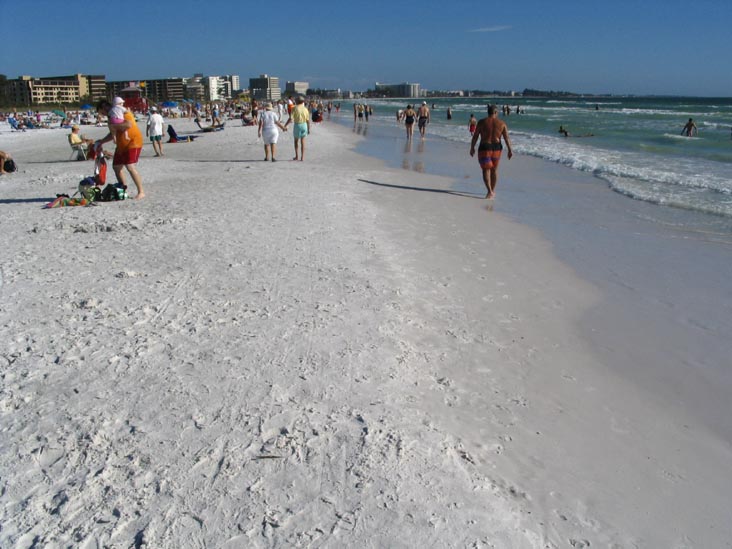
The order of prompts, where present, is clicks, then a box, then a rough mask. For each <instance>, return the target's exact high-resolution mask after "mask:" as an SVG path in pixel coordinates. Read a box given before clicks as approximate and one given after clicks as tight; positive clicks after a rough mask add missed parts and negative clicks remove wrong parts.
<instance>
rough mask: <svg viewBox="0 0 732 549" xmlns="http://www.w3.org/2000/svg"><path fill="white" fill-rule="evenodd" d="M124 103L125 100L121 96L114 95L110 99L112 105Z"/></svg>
mask: <svg viewBox="0 0 732 549" xmlns="http://www.w3.org/2000/svg"><path fill="white" fill-rule="evenodd" d="M124 104H125V100H124V99H122V98H121V97H115V98H114V99H112V105H114V106H115V107H116V106H117V105H124Z"/></svg>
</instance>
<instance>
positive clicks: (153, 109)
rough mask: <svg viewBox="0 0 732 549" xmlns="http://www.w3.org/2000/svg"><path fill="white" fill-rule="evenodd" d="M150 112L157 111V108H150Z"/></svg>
mask: <svg viewBox="0 0 732 549" xmlns="http://www.w3.org/2000/svg"><path fill="white" fill-rule="evenodd" d="M150 110H151V111H156V110H158V108H157V107H150Z"/></svg>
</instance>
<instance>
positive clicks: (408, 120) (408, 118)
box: [404, 105, 417, 140]
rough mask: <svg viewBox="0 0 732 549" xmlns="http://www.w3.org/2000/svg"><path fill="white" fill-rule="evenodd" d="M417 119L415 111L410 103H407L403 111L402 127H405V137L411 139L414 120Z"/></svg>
mask: <svg viewBox="0 0 732 549" xmlns="http://www.w3.org/2000/svg"><path fill="white" fill-rule="evenodd" d="M416 119H417V113H416V112H415V110H414V109H413V108H412V105H407V108H406V110H405V111H404V127H406V128H407V139H408V140H409V139H412V134H413V133H414V121H415V120H416Z"/></svg>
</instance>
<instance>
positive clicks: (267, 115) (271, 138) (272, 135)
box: [259, 103, 287, 162]
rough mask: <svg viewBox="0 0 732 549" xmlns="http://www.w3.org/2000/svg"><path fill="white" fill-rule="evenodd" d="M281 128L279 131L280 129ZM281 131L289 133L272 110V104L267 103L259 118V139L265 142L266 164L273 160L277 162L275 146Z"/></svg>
mask: <svg viewBox="0 0 732 549" xmlns="http://www.w3.org/2000/svg"><path fill="white" fill-rule="evenodd" d="M278 128H279V129H278ZM280 130H282V131H283V132H285V131H287V129H286V128H285V126H283V125H282V123H281V122H280V119H279V117H278V116H277V114H275V112H274V111H273V110H272V103H267V104H266V105H265V107H264V112H263V113H262V114H260V116H259V137H261V138H262V139H263V141H264V160H265V162H266V161H267V160H269V159H270V157H271V158H272V162H276V160H277V159H276V158H275V145H277V139H278V138H279V137H280Z"/></svg>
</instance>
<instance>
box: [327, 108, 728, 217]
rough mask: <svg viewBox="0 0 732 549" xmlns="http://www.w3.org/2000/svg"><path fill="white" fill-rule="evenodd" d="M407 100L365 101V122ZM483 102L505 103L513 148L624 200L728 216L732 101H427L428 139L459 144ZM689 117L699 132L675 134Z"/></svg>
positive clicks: (390, 120) (391, 117)
mask: <svg viewBox="0 0 732 549" xmlns="http://www.w3.org/2000/svg"><path fill="white" fill-rule="evenodd" d="M408 101H409V100H405V99H398V100H391V99H389V100H369V101H368V104H370V105H372V107H373V109H374V111H375V113H374V116H373V117H371V120H370V121H369V124H372V125H373V124H374V123H377V124H395V118H396V116H395V115H396V111H397V110H398V109H403V108H405V107H406V104H407V102H408ZM489 102H495V103H498V104H499V105H501V106H502V105H503V104H507V103H508V104H509V105H510V107H511V109H512V114H511V115H509V116H507V117H506V116H504V119H505V120H506V122H507V123H508V125H509V129H510V134H511V139H512V143H513V146H514V149H515V151H516V152H518V153H522V154H528V155H531V156H535V157H537V158H542V159H546V160H550V161H552V162H557V163H559V164H562V165H566V166H569V167H571V168H573V169H576V170H579V171H584V172H588V173H592V174H594V175H596V176H598V177H600V178H602V179H603V180H604V181H606V182H607V184H608V185H609V186H610V187H611V188H612V189H613V190H614V191H616V192H618V193H620V194H623V195H625V196H628V197H630V198H634V199H637V200H643V201H647V202H652V203H655V204H659V205H663V206H672V207H676V208H682V209H688V210H695V211H699V212H704V213H708V214H715V215H722V216H726V217H732V99H728V98H725V99H721V98H720V99H714V98H666V97H664V98H637V97H629V98H621V97H613V98H588V99H559V100H558V99H531V98H527V99H524V98H493V99H484V98H481V99H477V98H455V99H435V100H430V106H433V109H432V121H431V123H430V126H429V133H430V136H431V137H435V136H439V137H442V138H444V139H447V140H450V141H456V142H467V141H468V140H469V139H470V135H469V133H468V131H467V124H468V120H469V118H470V115H471V114H475V115H476V117H478V118H480V117H482V116H484V113H485V110H486V105H487V104H488V103H489ZM448 107H450V108H451V109H452V120H447V116H446V114H447V108H448ZM350 108H351V105H350V104H348V103H344V104H343V109H342V111H341V113H342V114H343V115H348V114H350ZM517 109H519V110H520V111H521V112H522V114H516V110H517ZM689 118H693V119H694V121H695V123H696V125H697V127H698V129H699V132H698V136H695V137H692V138H688V137H685V136H682V135H681V133H682V132H681V130H682V128H683V126H684V124H686V121H687V120H688V119H689ZM560 125H561V126H563V127H564V128H565V129H566V130H568V131H569V134H570V136H569V137H563V136H562V135H561V134H559V133H558V129H559V127H560Z"/></svg>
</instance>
